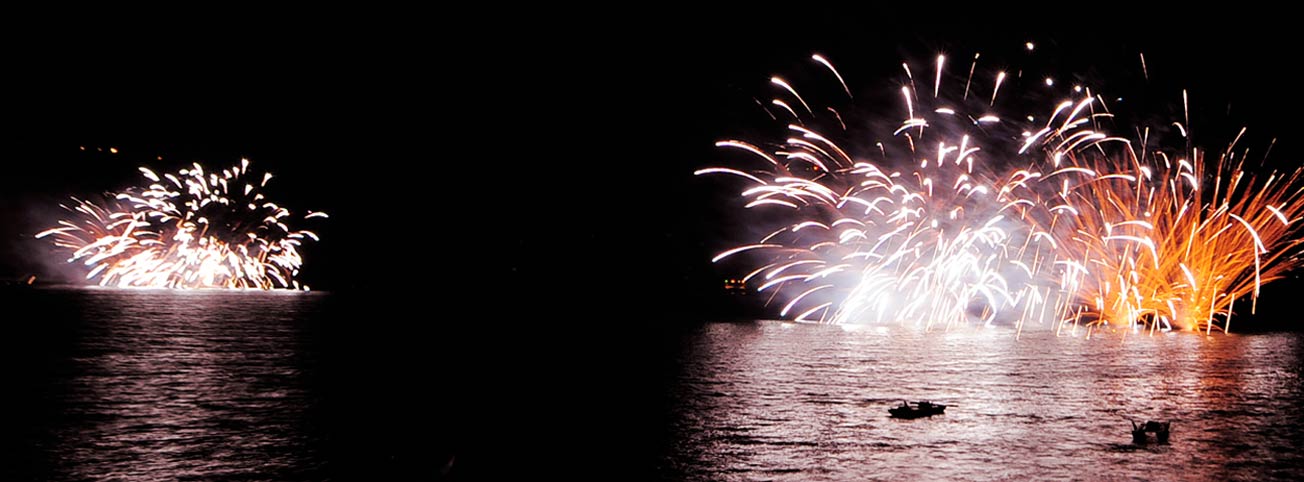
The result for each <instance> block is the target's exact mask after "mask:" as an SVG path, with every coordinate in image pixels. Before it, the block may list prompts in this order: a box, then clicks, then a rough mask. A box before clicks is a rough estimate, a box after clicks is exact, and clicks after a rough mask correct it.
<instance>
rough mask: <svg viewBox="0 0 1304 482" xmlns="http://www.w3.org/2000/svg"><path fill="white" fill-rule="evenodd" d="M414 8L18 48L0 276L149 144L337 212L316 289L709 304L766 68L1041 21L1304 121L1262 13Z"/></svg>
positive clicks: (154, 152) (955, 44)
mask: <svg viewBox="0 0 1304 482" xmlns="http://www.w3.org/2000/svg"><path fill="white" fill-rule="evenodd" d="M319 13H320V12H319ZM776 15H777V16H776ZM400 17H403V16H401V15H399V16H387V15H386V14H384V13H375V12H368V14H358V13H356V12H347V11H337V12H328V13H325V14H322V15H318V16H305V17H286V16H277V17H274V18H262V19H259V17H257V16H252V17H247V18H244V17H237V18H233V19H231V20H232V21H231V23H230V24H225V23H223V22H220V21H215V20H213V19H200V18H197V17H187V19H188V20H186V21H180V22H172V23H166V24H152V25H137V24H130V25H116V24H106V25H96V24H92V25H89V26H85V25H83V26H79V27H78V28H66V29H63V30H53V31H50V32H48V33H47V35H48V36H50V37H59V38H62V39H64V40H65V41H64V42H60V43H53V42H51V43H48V44H42V46H43V47H49V48H46V49H40V50H38V49H27V50H24V49H19V50H16V51H15V52H13V54H14V55H13V58H12V59H10V60H9V65H10V68H8V69H7V72H8V74H7V76H8V78H9V81H10V82H12V83H13V85H15V87H12V88H11V89H10V95H9V96H8V97H9V99H8V101H7V102H6V104H5V106H4V109H3V112H2V115H4V116H5V118H6V119H7V122H6V124H7V125H9V126H11V127H10V129H9V130H8V132H6V133H5V134H4V135H5V136H6V137H9V138H10V139H11V141H10V142H8V143H7V146H6V148H5V149H4V151H3V154H2V155H3V156H4V158H5V166H6V167H5V171H4V175H3V177H0V183H2V184H0V206H2V207H3V209H0V213H2V214H0V216H3V219H2V221H3V223H0V225H2V226H3V228H0V234H2V235H3V240H4V242H3V243H0V276H4V277H7V278H10V277H17V276H20V275H23V274H27V273H31V272H38V273H39V272H40V271H41V269H42V268H40V266H41V263H37V262H35V261H36V260H35V258H36V257H38V256H35V255H34V254H33V250H34V249H37V250H39V249H40V248H41V247H42V246H43V245H41V244H39V243H32V242H30V241H29V240H28V237H29V236H30V234H31V233H32V232H34V231H38V230H39V228H41V227H43V226H44V224H46V223H48V222H49V219H50V218H51V211H50V210H51V209H52V207H51V206H52V204H53V203H55V202H58V201H59V200H61V199H63V198H64V196H68V195H87V194H90V193H96V192H99V191H103V190H110V189H120V188H122V187H124V186H125V185H127V183H129V182H134V181H135V179H137V177H136V176H137V174H136V171H135V167H136V166H138V165H142V164H145V165H149V166H151V167H155V168H156V169H158V170H169V169H176V168H179V167H181V166H184V165H185V164H188V163H189V162H190V161H195V160H198V161H202V162H204V163H205V164H208V165H221V164H227V163H234V162H237V161H238V160H239V158H240V157H248V158H250V159H251V160H252V161H253V162H254V167H255V168H257V169H260V170H269V171H272V172H274V173H275V174H276V175H277V178H276V179H275V180H274V181H273V183H272V186H273V189H274V190H273V191H272V192H273V193H275V194H277V199H278V200H280V201H281V202H282V203H283V204H285V205H287V206H289V207H291V208H294V209H296V210H298V211H300V212H302V211H303V210H306V209H313V210H324V211H327V212H329V213H331V215H332V218H331V219H330V220H329V222H327V223H323V224H324V225H323V226H322V227H321V228H320V229H319V232H320V233H321V234H322V235H323V238H324V241H323V242H321V243H319V244H316V245H310V246H308V247H307V248H306V249H305V256H306V257H307V260H308V262H307V263H306V269H305V271H304V273H303V278H304V280H305V281H307V282H309V284H313V285H316V286H319V287H323V288H328V289H333V290H350V289H363V288H367V287H377V286H395V285H427V284H429V283H431V282H433V281H434V280H436V279H439V280H451V281H454V282H455V284H457V285H458V286H463V287H468V288H470V289H471V291H472V292H473V293H476V294H480V295H483V294H485V293H486V292H496V293H502V291H501V287H502V286H509V287H511V289H512V290H513V291H514V295H515V296H518V297H523V298H531V299H535V300H536V302H540V303H551V302H552V300H553V299H555V298H556V296H555V292H554V290H555V289H557V288H559V287H563V288H574V289H576V290H579V291H580V292H584V291H589V292H592V290H600V291H602V292H603V293H604V294H603V295H601V296H593V297H592V298H596V299H598V300H599V301H597V302H599V303H605V302H609V301H610V300H612V299H621V300H622V301H620V302H618V303H617V305H619V306H624V305H627V304H628V303H627V302H626V301H624V297H626V296H628V297H631V300H643V299H648V298H651V299H654V300H656V301H655V303H654V304H655V305H656V307H657V309H656V310H654V311H658V312H665V313H673V312H682V311H685V310H687V311H691V310H693V309H694V308H695V305H696V303H698V301H695V300H696V298H697V297H700V296H703V293H710V292H711V291H712V289H713V288H714V287H715V286H716V284H718V278H719V277H720V273H717V272H715V271H714V268H712V267H711V266H710V265H709V263H708V262H707V261H708V259H709V257H710V256H711V255H712V254H713V253H715V252H717V251H718V250H719V249H720V248H721V247H723V246H727V245H729V244H732V243H734V242H737V241H738V240H737V239H720V238H721V236H725V237H727V236H729V235H731V231H730V230H731V229H732V227H731V225H730V224H729V223H730V222H731V221H730V220H729V219H728V216H731V215H732V211H729V210H727V209H724V208H722V207H721V204H722V203H721V202H720V199H721V198H720V197H721V196H722V195H723V194H725V193H727V190H725V189H721V188H720V186H716V185H713V184H712V183H711V182H710V181H709V180H703V179H701V178H694V177H693V176H692V175H691V173H692V171H693V170H695V169H697V168H700V167H703V166H705V165H708V164H719V163H720V159H721V156H720V155H719V154H720V153H719V152H718V150H717V149H715V148H714V147H712V143H713V142H714V141H715V140H717V139H719V138H722V137H724V136H726V135H732V134H739V133H740V132H741V133H745V132H746V131H745V130H744V129H743V128H740V127H739V126H745V125H749V124H756V120H757V117H758V115H757V112H756V111H755V110H753V107H752V106H751V103H752V102H753V100H752V97H757V98H765V96H768V95H772V93H771V89H772V87H771V86H769V85H768V82H767V80H768V78H769V76H770V75H772V74H776V73H778V74H784V75H791V74H794V73H799V72H803V71H806V72H809V71H810V70H811V66H810V65H809V64H810V62H809V60H808V57H809V55H810V54H811V53H812V52H820V53H823V54H825V55H827V56H828V57H830V58H832V59H833V60H834V61H835V62H836V63H837V66H838V68H839V69H840V70H841V71H842V73H843V75H844V77H846V78H847V80H848V82H850V83H851V84H852V85H853V86H855V85H858V84H859V85H861V86H862V87H861V89H865V87H864V86H874V85H880V84H882V85H887V84H886V82H888V81H891V80H893V79H897V78H899V77H900V63H901V61H902V60H906V59H911V60H913V61H915V62H916V63H919V64H923V63H925V62H926V61H925V60H924V59H931V58H932V57H934V56H935V55H936V54H937V53H939V52H945V53H954V54H953V57H952V58H953V59H955V61H956V62H957V63H959V62H963V60H961V59H964V58H966V57H967V56H968V55H971V53H972V52H973V51H975V50H977V51H981V52H983V54H984V55H985V56H986V57H984V59H991V60H990V62H991V63H992V64H1000V63H1003V62H1008V63H1009V64H1010V65H1013V64H1015V63H1016V61H1015V60H1010V59H1018V58H1019V57H1018V56H1019V54H1020V49H1021V48H1022V45H1023V43H1024V42H1025V41H1033V42H1035V43H1036V44H1037V46H1038V52H1037V54H1038V60H1037V63H1036V64H1037V67H1038V68H1040V69H1042V70H1045V71H1051V72H1058V73H1060V75H1063V76H1070V75H1081V76H1085V77H1087V78H1095V79H1114V78H1118V77H1125V78H1126V82H1133V83H1136V79H1137V78H1138V71H1139V60H1138V53H1139V52H1144V53H1145V54H1146V59H1147V64H1148V68H1149V72H1150V74H1151V75H1150V80H1149V81H1148V82H1144V83H1143V84H1145V86H1146V89H1148V91H1149V92H1159V93H1168V94H1172V97H1170V98H1163V99H1160V98H1155V99H1154V100H1153V101H1154V103H1155V105H1156V106H1158V108H1159V109H1158V110H1163V109H1170V112H1163V113H1161V115H1168V114H1171V113H1172V112H1171V109H1173V108H1175V107H1174V106H1175V104H1176V102H1173V101H1172V100H1173V99H1177V98H1179V97H1177V96H1180V91H1181V89H1183V88H1186V89H1189V90H1190V91H1191V93H1192V99H1193V101H1192V106H1193V107H1192V108H1193V115H1194V116H1195V117H1196V121H1195V123H1194V124H1195V128H1196V129H1197V131H1198V132H1200V133H1201V135H1202V136H1203V137H1202V138H1200V139H1199V140H1202V141H1206V142H1207V144H1208V145H1211V146H1218V145H1221V144H1220V143H1225V140H1226V138H1228V137H1230V135H1232V134H1234V132H1235V131H1236V130H1237V129H1238V128H1239V127H1240V126H1242V125H1248V126H1249V127H1250V128H1251V130H1250V135H1251V136H1252V137H1251V138H1250V139H1248V141H1250V142H1251V143H1253V142H1258V143H1259V144H1260V145H1266V143H1267V140H1268V139H1271V138H1272V137H1279V138H1280V139H1279V142H1278V143H1277V146H1276V147H1274V153H1273V160H1274V161H1276V162H1281V163H1290V162H1294V161H1293V160H1294V159H1297V158H1298V153H1300V152H1304V150H1302V149H1301V148H1300V146H1298V145H1296V144H1298V142H1296V141H1295V140H1294V139H1292V138H1291V136H1292V135H1293V133H1294V129H1293V123H1292V118H1293V117H1294V116H1295V113H1296V112H1298V111H1299V107H1300V102H1301V101H1300V100H1299V96H1298V95H1295V94H1294V92H1296V90H1297V89H1296V88H1295V87H1294V86H1295V84H1296V83H1297V82H1296V79H1297V77H1295V76H1294V74H1292V73H1290V72H1291V69H1293V68H1294V67H1295V66H1296V64H1297V63H1296V62H1293V61H1291V60H1290V59H1291V56H1290V55H1288V53H1289V52H1293V51H1294V50H1295V49H1296V48H1297V47H1298V45H1299V42H1297V41H1296V40H1294V39H1293V38H1291V36H1290V35H1288V30H1286V29H1281V28H1270V27H1271V26H1270V25H1269V24H1266V23H1264V22H1263V21H1262V20H1256V21H1254V22H1246V23H1238V21H1237V20H1235V19H1221V18H1219V19H1213V18H1207V19H1175V20H1174V21H1173V22H1171V25H1168V24H1166V23H1157V24H1148V25H1147V26H1146V27H1144V28H1140V27H1135V26H1130V25H1129V26H1115V25H1112V24H1110V22H1108V21H1097V22H1096V23H1081V24H1066V25H1068V26H1071V27H1072V28H1067V27H1066V28H1059V27H1057V26H1058V25H1059V24H1058V23H1053V22H1052V23H1045V22H1043V23H1038V22H1031V21H1023V20H1012V19H1007V20H1003V21H999V20H998V21H995V22H991V21H982V20H978V19H976V18H966V19H965V20H966V21H965V22H964V23H951V24H948V23H947V22H945V21H938V22H937V23H927V22H921V21H919V20H918V17H919V15H918V13H917V12H913V11H904V12H902V11H890V10H884V11H877V12H874V13H872V14H856V13H832V14H823V13H818V14H812V13H805V12H803V11H797V12H796V13H794V14H793V15H791V16H783V15H778V14H777V13H770V12H730V13H727V14H724V13H721V14H715V13H706V12H694V13H692V14H686V13H684V12H668V11H652V12H642V13H641V15H640V17H639V18H640V19H642V20H643V21H640V22H606V23H603V22H593V23H589V24H585V25H583V27H576V26H575V25H573V24H570V23H567V22H552V21H542V20H540V21H537V22H535V21H521V20H520V19H516V20H503V21H502V22H489V25H488V26H484V27H483V28H482V29H470V30H469V31H470V32H472V33H468V34H465V35H459V34H454V33H453V32H452V31H450V30H447V29H442V28H440V26H441V25H442V24H441V23H438V22H436V23H429V22H426V21H425V20H421V19H412V18H406V19H401V18H400ZM310 20H311V21H310ZM481 20H483V19H481ZM1214 20H1217V21H1216V22H1215V21H1214ZM477 25H478V24H477ZM1052 27H1054V28H1052ZM1215 32H1216V34H1215ZM1197 33H1199V34H1197ZM29 42H35V40H29ZM1284 54H1286V55H1284ZM984 61H985V62H986V60H984ZM984 65H986V64H984ZM1098 83H1101V84H1104V85H1110V81H1109V80H1104V81H1100V82H1098ZM889 107H895V105H894V104H893V105H891V106H889ZM80 146H86V147H89V148H97V147H98V148H108V147H117V148H118V149H119V150H120V152H119V153H118V154H107V153H102V152H96V151H93V150H92V151H88V152H83V151H80V150H78V148H79V147H80ZM158 156H162V157H163V160H162V161H160V160H158V159H157V158H158ZM722 216H723V217H725V219H721V217H722ZM549 279H552V280H555V282H551V283H550V282H546V281H543V280H549ZM488 286H495V287H496V288H493V289H489V288H483V287H488ZM543 286H548V288H549V289H547V290H544V289H543ZM545 291H546V292H547V293H548V294H543V293H544V292H545ZM579 299H583V296H581V297H580V298H579ZM629 303H636V302H634V301H629ZM581 305H582V304H581ZM579 307H580V305H576V306H572V307H571V308H579ZM644 313H646V312H644Z"/></svg>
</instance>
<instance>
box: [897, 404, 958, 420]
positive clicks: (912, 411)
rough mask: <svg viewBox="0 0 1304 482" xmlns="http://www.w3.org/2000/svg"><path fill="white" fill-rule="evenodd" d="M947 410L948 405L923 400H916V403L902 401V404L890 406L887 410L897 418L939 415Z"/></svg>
mask: <svg viewBox="0 0 1304 482" xmlns="http://www.w3.org/2000/svg"><path fill="white" fill-rule="evenodd" d="M945 410H946V405H940V404H936V403H933V402H928V401H923V402H916V403H915V404H914V405H911V404H910V403H907V402H901V405H900V406H896V407H892V408H889V409H888V410H887V411H888V413H890V414H892V416H893V417H896V418H920V417H931V416H933V415H939V414H941V413H942V412H943V411H945Z"/></svg>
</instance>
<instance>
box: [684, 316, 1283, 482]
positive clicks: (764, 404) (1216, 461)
mask: <svg viewBox="0 0 1304 482" xmlns="http://www.w3.org/2000/svg"><path fill="white" fill-rule="evenodd" d="M1013 335H1014V334H1013V332H1011V331H1007V330H1001V329H995V330H984V329H971V330H966V331H964V332H953V333H927V334H925V333H919V332H913V331H909V330H905V329H900V328H896V329H891V328H888V329H884V328H865V329H854V330H852V329H843V328H839V327H835V326H812V325H793V324H784V323H777V322H757V323H742V324H725V323H718V324H709V325H705V326H703V327H700V328H696V329H691V330H689V331H687V332H686V333H684V334H683V335H682V336H681V337H680V339H679V340H678V341H677V343H678V346H679V349H678V353H677V355H676V362H675V364H676V365H677V366H678V369H677V372H676V373H675V374H674V375H673V376H671V377H670V378H669V385H670V386H669V389H670V393H669V400H670V401H669V407H668V408H669V410H668V412H669V414H668V416H669V420H670V422H669V424H670V427H669V436H668V437H667V439H668V442H667V448H666V451H665V454H664V455H663V457H662V460H661V461H660V464H661V467H660V471H661V475H662V476H663V477H665V478H669V479H689V480H993V479H995V480H1000V479H1010V480H1027V479H1030V478H1035V479H1043V480H1274V479H1275V480H1300V479H1301V478H1304V451H1302V450H1301V447H1302V446H1304V442H1301V440H1304V410H1301V407H1300V402H1301V395H1304V390H1302V384H1301V379H1300V377H1301V350H1302V349H1304V338H1302V337H1301V336H1300V335H1299V334H1293V333H1281V334H1254V335H1235V334H1233V335H1231V336H1221V335H1219V336H1212V337H1204V336H1200V335H1190V334H1168V335H1157V336H1154V337H1148V336H1129V337H1127V339H1126V340H1125V341H1124V340H1123V339H1122V338H1120V337H1118V336H1117V335H1109V336H1095V337H1092V338H1090V339H1087V338H1086V337H1084V336H1077V337H1071V336H1062V337H1056V336H1055V335H1054V334H1053V333H1048V332H1024V333H1023V336H1022V338H1021V339H1019V340H1016V339H1015V337H1014V336H1013ZM906 399H909V400H920V399H930V400H933V401H937V402H941V403H950V404H952V406H951V407H950V408H948V409H947V410H946V413H945V414H944V415H942V416H937V417H932V418H927V419H919V420H897V419H892V418H889V417H888V416H887V415H888V414H887V409H888V408H889V406H891V405H893V404H894V403H899V402H900V401H901V400H906ZM1128 419H1135V420H1139V421H1140V420H1149V419H1153V420H1171V421H1172V424H1173V432H1172V440H1171V444H1169V445H1156V444H1153V443H1152V444H1149V445H1145V446H1137V445H1134V444H1132V441H1131V437H1130V433H1129V430H1130V427H1131V426H1130V424H1129V422H1128Z"/></svg>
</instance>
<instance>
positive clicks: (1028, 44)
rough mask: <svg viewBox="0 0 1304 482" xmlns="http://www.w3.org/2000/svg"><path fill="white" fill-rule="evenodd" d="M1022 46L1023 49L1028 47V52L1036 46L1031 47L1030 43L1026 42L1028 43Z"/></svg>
mask: <svg viewBox="0 0 1304 482" xmlns="http://www.w3.org/2000/svg"><path fill="white" fill-rule="evenodd" d="M1023 46H1024V47H1028V50H1029V51H1031V50H1032V49H1034V48H1037V46H1036V45H1033V44H1032V42H1028V43H1026V44H1023Z"/></svg>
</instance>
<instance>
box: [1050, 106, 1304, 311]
mask: <svg viewBox="0 0 1304 482" xmlns="http://www.w3.org/2000/svg"><path fill="white" fill-rule="evenodd" d="M1242 133H1243V131H1242ZM1233 145H1234V144H1233ZM1205 156H1206V154H1205V153H1204V152H1201V151H1199V150H1192V151H1191V152H1190V157H1178V158H1175V157H1173V156H1170V155H1168V154H1166V153H1164V152H1157V153H1153V154H1147V153H1141V154H1137V153H1135V152H1133V151H1132V150H1130V149H1128V150H1125V151H1124V152H1123V153H1122V154H1120V155H1119V156H1118V157H1116V158H1115V159H1124V160H1126V162H1117V161H1107V160H1103V159H1102V160H1094V161H1093V160H1083V159H1079V158H1078V156H1070V157H1068V158H1067V160H1068V162H1071V163H1074V164H1095V165H1098V166H1099V165H1110V166H1111V168H1110V170H1109V171H1108V172H1112V173H1113V174H1111V175H1105V176H1099V175H1097V176H1095V178H1094V179H1089V180H1083V182H1082V183H1081V184H1079V185H1076V186H1072V187H1069V188H1068V189H1066V190H1065V191H1064V192H1062V193H1061V195H1060V196H1059V198H1060V199H1061V200H1062V201H1063V202H1064V203H1065V204H1064V205H1066V206H1070V205H1078V206H1091V209H1074V210H1072V211H1074V213H1073V215H1072V216H1061V217H1057V218H1056V219H1055V220H1054V221H1053V224H1057V225H1056V226H1054V227H1052V228H1050V229H1049V231H1051V232H1053V233H1055V235H1056V237H1057V238H1058V239H1059V244H1060V247H1061V251H1060V256H1061V257H1062V258H1063V259H1066V260H1073V261H1074V262H1075V263H1074V265H1075V266H1081V267H1083V269H1080V270H1076V271H1074V272H1072V273H1065V276H1064V282H1063V286H1064V287H1066V288H1068V291H1070V292H1071V293H1073V295H1074V298H1075V300H1076V302H1077V303H1078V304H1079V305H1081V306H1083V307H1085V308H1086V309H1085V310H1084V314H1082V315H1078V316H1076V317H1075V319H1074V322H1075V323H1076V322H1079V321H1084V320H1081V319H1080V318H1082V317H1084V316H1085V317H1087V318H1088V319H1087V320H1085V321H1088V322H1090V323H1091V324H1113V325H1117V326H1133V327H1149V328H1150V329H1152V330H1153V329H1155V328H1162V329H1169V328H1180V329H1188V330H1200V331H1205V332H1206V333H1208V332H1212V331H1213V330H1215V329H1217V330H1220V331H1226V330H1228V328H1229V324H1230V322H1231V318H1232V310H1233V309H1234V308H1235V306H1236V301H1237V300H1238V299H1239V300H1241V301H1242V306H1246V305H1248V306H1249V308H1250V311H1251V313H1252V312H1253V311H1254V308H1255V306H1256V305H1257V301H1258V297H1259V294H1260V289H1261V287H1262V285H1263V284H1264V283H1268V282H1271V281H1274V280H1276V279H1280V278H1281V277H1282V275H1283V274H1284V273H1285V272H1286V271H1287V270H1289V269H1291V268H1294V267H1296V266H1298V265H1299V260H1298V259H1296V258H1294V257H1293V255H1294V254H1296V253H1297V248H1298V245H1299V240H1298V238H1297V236H1296V235H1297V228H1298V226H1299V222H1298V221H1299V220H1300V216H1301V215H1302V214H1304V202H1301V199H1300V193H1301V191H1300V182H1299V181H1300V171H1299V170H1296V171H1294V172H1293V173H1289V174H1283V173H1278V172H1271V173H1268V174H1267V175H1266V176H1262V175H1260V176H1256V175H1255V174H1253V173H1249V172H1247V171H1246V170H1244V169H1243V161H1235V160H1233V157H1234V156H1233V150H1232V149H1231V148H1228V149H1227V150H1226V151H1225V152H1224V153H1223V154H1222V155H1221V156H1220V157H1219V158H1218V160H1217V161H1216V162H1215V163H1214V165H1213V166H1212V169H1207V168H1206V162H1205ZM1241 159H1244V156H1242V157H1241ZM1095 172H1103V170H1102V169H1101V168H1099V167H1097V168H1096V170H1095Z"/></svg>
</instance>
